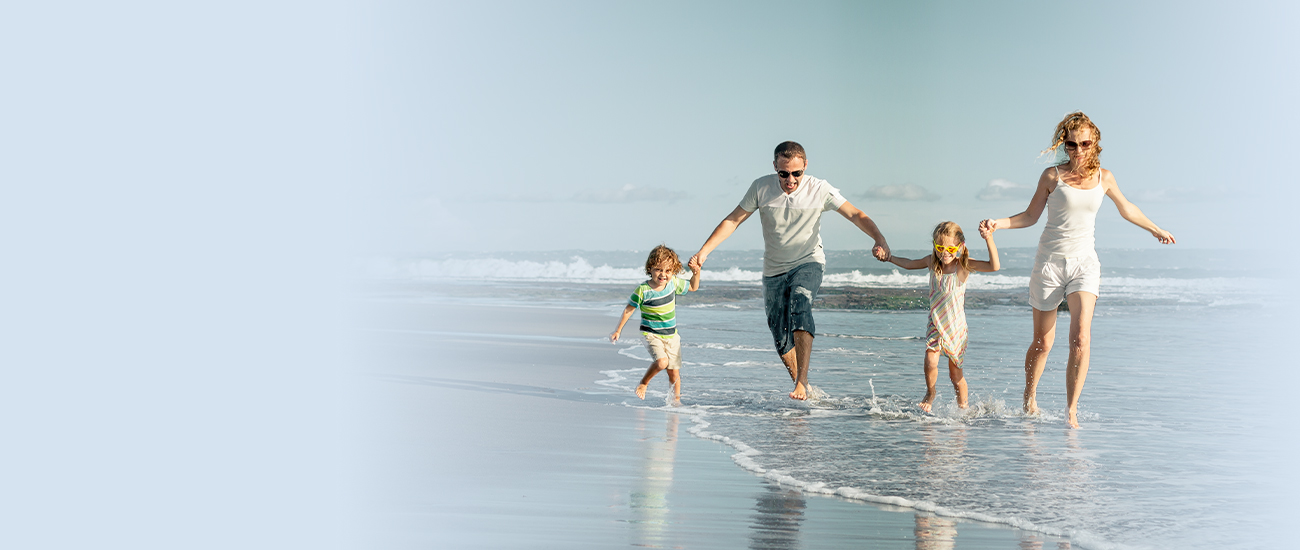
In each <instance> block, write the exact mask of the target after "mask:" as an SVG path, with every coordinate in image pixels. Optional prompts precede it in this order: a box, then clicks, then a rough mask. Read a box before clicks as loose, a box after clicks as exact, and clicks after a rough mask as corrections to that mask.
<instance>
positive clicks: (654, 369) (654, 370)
mask: <svg viewBox="0 0 1300 550" xmlns="http://www.w3.org/2000/svg"><path fill="white" fill-rule="evenodd" d="M667 366H668V358H667V357H665V358H662V359H656V360H655V362H653V363H650V368H648V369H646V371H645V376H642V377H641V385H639V386H637V387H636V396H637V397H640V398H641V399H645V389H646V386H649V385H650V379H651V378H654V377H655V375H656V374H659V371H661V370H664V368H666V367H667Z"/></svg>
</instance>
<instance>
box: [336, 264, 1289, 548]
mask: <svg viewBox="0 0 1300 550" xmlns="http://www.w3.org/2000/svg"><path fill="white" fill-rule="evenodd" d="M1003 252H1004V254H1003V257H1004V260H1003V265H1004V268H1003V270H1002V271H1001V272H999V273H997V274H992V275H985V274H977V275H973V276H972V278H971V280H970V287H969V288H970V291H971V292H979V291H1000V292H1019V291H1027V290H1026V289H1027V284H1028V270H1029V267H1030V264H1031V263H1032V255H1033V250H1032V249H1011V250H1005V251H1003ZM908 253H909V252H908V251H902V252H900V255H908ZM911 254H912V255H913V257H915V256H920V255H923V253H921V252H920V251H911ZM1099 256H1100V257H1101V260H1102V265H1103V279H1102V288H1101V299H1100V300H1099V301H1098V304H1097V309H1096V314H1095V317H1094V319H1093V330H1092V359H1091V368H1090V371H1089V374H1088V378H1087V385H1086V387H1085V390H1084V393H1083V398H1082V399H1081V402H1080V406H1079V411H1080V422H1081V423H1082V425H1083V428H1082V429H1079V430H1071V429H1068V428H1067V427H1066V426H1065V423H1064V408H1065V396H1064V393H1065V388H1064V386H1065V384H1064V374H1063V372H1064V366H1065V358H1066V349H1065V345H1064V342H1065V341H1066V333H1067V331H1068V326H1069V315H1068V313H1064V312H1062V313H1061V314H1060V317H1059V319H1058V324H1057V326H1058V338H1057V346H1056V348H1055V349H1054V350H1053V351H1052V354H1051V356H1050V358H1049V360H1048V364H1047V369H1046V372H1045V373H1044V375H1043V378H1042V381H1041V383H1040V385H1039V390H1038V403H1039V406H1040V407H1041V409H1042V412H1041V414H1039V415H1025V414H1023V413H1022V412H1021V402H1020V400H1021V392H1022V390H1023V385H1024V375H1023V361H1024V354H1025V349H1026V347H1027V345H1028V343H1029V336H1030V313H1029V310H1028V308H1027V307H1024V306H993V307H988V308H982V309H967V321H968V324H969V327H970V347H969V350H968V352H967V358H966V364H965V367H964V373H965V378H966V381H967V384H968V385H969V390H970V407H969V408H968V409H966V410H962V409H958V408H957V407H956V405H955V402H954V396H953V391H952V387H951V384H950V383H949V382H948V379H947V374H946V368H943V367H942V366H941V368H940V374H939V385H938V389H939V398H938V400H937V401H936V406H935V408H934V412H933V413H925V412H923V411H922V410H921V409H919V408H918V407H917V406H916V403H917V402H918V401H919V400H920V399H921V398H922V396H923V395H924V390H925V386H924V382H923V379H922V369H921V360H922V356H923V352H924V347H925V343H924V336H925V330H926V321H927V317H926V315H927V314H926V312H925V311H863V310H817V311H816V312H815V317H816V322H817V338H816V341H815V345H814V352H813V359H812V371H811V374H810V377H809V381H810V383H811V385H812V386H813V388H814V395H815V398H814V399H811V400H809V401H807V402H795V401H792V400H790V399H789V398H788V397H787V396H786V393H787V392H789V391H790V389H791V387H790V386H791V383H790V380H789V377H788V375H786V373H785V369H784V367H782V366H781V363H780V360H779V359H778V358H777V356H776V353H775V352H774V350H773V349H772V342H771V336H770V334H769V333H768V331H767V328H766V321H765V318H764V314H763V309H762V304H761V302H760V301H759V300H758V299H756V298H748V299H738V300H726V301H710V300H708V299H707V298H708V295H709V293H710V291H711V290H712V291H713V292H715V293H719V294H720V293H722V292H721V291H724V290H736V289H746V288H749V289H753V288H757V286H758V285H759V280H760V278H761V275H760V269H761V252H757V251H752V252H743V251H742V252H718V253H715V254H714V255H713V256H711V258H710V261H709V264H708V266H707V267H708V269H706V271H705V274H704V277H703V285H702V288H701V292H700V293H699V294H698V295H696V296H693V297H690V298H698V299H696V300H694V301H690V300H688V299H686V298H683V299H682V301H681V302H680V305H679V308H678V323H679V330H680V333H681V335H682V341H683V359H684V366H683V371H682V377H683V392H682V406H680V407H669V405H668V403H667V394H668V385H667V377H666V376H663V375H661V376H659V377H657V378H656V379H655V380H654V381H653V382H652V384H651V386H650V392H649V395H648V396H647V399H646V401H640V400H637V399H636V398H635V396H632V395H631V390H632V389H633V387H634V386H635V385H636V383H637V381H638V380H639V378H640V376H641V375H642V374H643V373H644V369H645V367H644V365H642V364H638V365H637V366H636V367H631V368H624V367H622V366H625V365H627V362H626V361H616V360H615V359H616V358H617V356H618V355H622V356H625V357H630V358H634V359H638V360H641V361H645V362H648V361H649V356H648V354H647V353H646V351H645V349H644V348H643V346H642V345H641V344H640V343H639V341H638V338H635V337H634V338H630V339H626V338H625V339H624V340H623V341H621V342H619V343H618V344H614V345H611V346H610V354H611V364H616V365H620V366H621V367H620V368H609V369H601V370H598V371H593V373H592V377H593V382H594V383H595V384H596V385H598V386H599V387H602V388H604V389H605V390H606V391H612V392H625V393H627V394H628V396H629V398H628V399H627V400H626V401H624V405H625V406H629V407H654V408H660V407H663V408H671V409H672V410H675V411H677V412H679V413H681V414H682V415H683V416H684V417H687V418H689V419H690V422H691V423H690V428H689V431H690V432H691V433H692V434H694V435H696V436H699V437H703V438H710V439H716V440H719V441H722V442H724V443H726V444H728V445H731V446H732V447H734V448H735V449H736V451H737V452H736V454H735V455H734V456H733V459H734V460H735V462H736V463H737V465H738V466H739V467H742V468H745V469H746V470H749V471H751V472H753V473H755V474H757V475H761V476H764V477H766V478H768V479H771V480H773V481H776V482H778V483H780V484H782V485H784V486H787V487H791V488H796V489H800V490H802V491H805V492H808V493H822V494H833V495H838V496H840V497H845V498H851V499H858V500H862V501H867V502H875V503H884V504H891V505H897V506H905V507H911V508H915V509H918V510H922V511H926V512H933V513H934V514H936V515H939V516H949V517H961V518H970V519H977V520H981V521H989V522H997V523H1003V524H1007V525H1012V526H1016V527H1019V528H1023V529H1029V530H1035V531H1041V532H1043V533H1047V534H1052V535H1063V536H1067V537H1069V538H1070V540H1071V541H1072V543H1073V544H1074V545H1075V546H1076V547H1081V548H1095V549H1109V548H1256V547H1258V548H1265V547H1277V544H1278V543H1279V541H1283V540H1289V542H1291V543H1295V539H1294V538H1293V537H1288V536H1287V535H1286V531H1287V530H1288V529H1289V526H1287V525H1285V523H1284V521H1282V520H1281V519H1280V518H1283V517H1285V516H1286V514H1287V513H1288V512H1287V511H1288V510H1289V508H1287V506H1288V502H1290V499H1291V497H1290V495H1288V494H1286V490H1287V487H1290V485H1289V484H1291V483H1293V482H1294V478H1295V475H1294V474H1291V473H1289V462H1290V460H1288V459H1289V455H1288V453H1287V451H1293V450H1294V445H1293V443H1292V442H1293V441H1294V440H1293V439H1292V436H1293V435H1294V433H1295V431H1294V428H1290V427H1289V424H1290V421H1289V419H1286V418H1284V416H1285V415H1284V414H1283V413H1284V412H1285V408H1286V407H1278V403H1277V398H1278V397H1279V396H1286V395H1289V394H1290V393H1291V392H1290V391H1287V390H1284V389H1280V388H1279V387H1278V386H1279V385H1281V382H1280V381H1281V380H1289V379H1287V378H1276V377H1271V376H1269V375H1268V374H1267V372H1261V370H1263V369H1276V368H1280V367H1279V365H1278V364H1276V363H1277V361H1278V357H1277V356H1276V355H1277V352H1278V351H1279V350H1277V349H1271V348H1270V345H1276V343H1277V335H1276V334H1275V333H1276V332H1277V329H1276V327H1278V326H1282V325H1281V323H1282V320H1283V319H1286V318H1287V317H1289V315H1290V310H1289V309H1288V307H1287V304H1283V303H1280V302H1278V301H1277V300H1275V299H1273V298H1272V297H1271V296H1270V290H1271V289H1274V288H1277V287H1278V286H1279V284H1280V281H1281V279H1279V278H1274V277H1270V276H1268V275H1267V274H1262V273H1261V271H1260V270H1258V269H1256V268H1253V267H1252V268H1247V267H1241V266H1239V265H1238V264H1237V263H1235V262H1234V257H1235V256H1234V255H1233V254H1232V253H1229V252H1214V251H1208V252H1207V251H1183V250H1176V249H1173V250H1171V249H1161V250H1140V251H1138V250H1134V251H1126V250H1102V251H1099ZM644 257H645V251H627V252H572V251H570V252H555V253H523V254H496V255H482V256H474V255H449V256H444V257H439V258H424V259H414V260H392V259H380V260H371V261H368V262H365V263H364V264H362V265H360V266H359V270H360V273H361V275H362V276H364V277H366V278H371V279H381V280H386V281H396V282H399V283H402V282H406V283H412V284H410V285H407V286H396V287H392V288H396V289H398V290H392V291H391V292H390V294H389V295H387V296H385V297H383V298H384V299H403V300H427V301H433V302H437V301H462V302H476V303H496V304H532V305H535V304H537V303H538V301H539V300H540V301H542V302H545V303H547V304H548V305H551V306H560V307H574V308H587V309H598V310H601V311H604V312H606V313H607V314H608V315H609V316H610V329H611V330H612V329H613V328H614V324H615V323H616V322H617V317H618V315H619V314H620V313H621V311H622V307H623V304H624V303H625V299H626V298H625V295H626V294H627V293H630V291H631V289H632V285H635V284H636V283H638V282H640V281H641V280H642V279H643V278H644V275H643V271H642V268H641V267H640V265H641V264H642V262H643V261H644ZM827 263H828V269H827V277H826V281H825V283H824V287H826V288H833V287H837V286H838V287H864V288H873V287H889V288H923V287H924V286H925V284H926V279H925V273H924V272H923V271H914V272H907V271H901V270H898V269H896V268H894V267H893V266H892V265H888V264H880V263H877V262H875V261H874V260H873V259H870V258H869V257H868V256H867V255H866V253H865V252H831V253H829V254H828V262H827ZM416 283H418V284H416ZM636 322H637V321H636V317H635V316H634V317H633V319H632V320H631V321H629V324H631V323H636ZM632 327H635V325H632ZM633 330H634V329H625V334H626V333H629V332H631V333H633V334H634V332H633ZM592 336H593V338H599V337H601V336H603V335H592ZM1270 361H1271V362H1272V363H1273V364H1270ZM1281 368H1287V367H1281ZM1279 410H1281V411H1282V413H1279V412H1278V411H1279Z"/></svg>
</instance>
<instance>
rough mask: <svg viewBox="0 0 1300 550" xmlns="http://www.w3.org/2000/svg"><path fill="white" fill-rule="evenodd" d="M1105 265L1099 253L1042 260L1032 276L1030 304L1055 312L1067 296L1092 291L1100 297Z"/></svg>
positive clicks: (1036, 307) (1030, 279)
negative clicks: (1102, 265)
mask: <svg viewBox="0 0 1300 550" xmlns="http://www.w3.org/2000/svg"><path fill="white" fill-rule="evenodd" d="M1100 290H1101V262H1100V261H1098V260H1097V256H1096V254H1092V255H1089V256H1079V257H1064V256H1050V257H1048V258H1046V259H1043V258H1038V259H1037V261H1035V262H1034V271H1033V272H1032V273H1030V274H1029V305H1031V306H1034V309H1037V310H1039V311H1052V310H1054V309H1056V307H1057V306H1059V305H1061V301H1062V300H1064V299H1065V297H1066V296H1069V295H1071V294H1074V293H1075V292H1088V293H1091V294H1092V295H1093V296H1100V294H1099V292H1100Z"/></svg>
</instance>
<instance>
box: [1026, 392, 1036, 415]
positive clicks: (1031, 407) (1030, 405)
mask: <svg viewBox="0 0 1300 550" xmlns="http://www.w3.org/2000/svg"><path fill="white" fill-rule="evenodd" d="M1024 408H1025V414H1038V400H1037V399H1034V398H1033V397H1032V396H1027V397H1025V407H1024Z"/></svg>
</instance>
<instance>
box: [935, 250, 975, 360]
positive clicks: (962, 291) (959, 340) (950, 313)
mask: <svg viewBox="0 0 1300 550" xmlns="http://www.w3.org/2000/svg"><path fill="white" fill-rule="evenodd" d="M927 271H929V272H930V328H929V330H928V331H927V333H926V336H925V338H926V341H925V349H928V350H938V351H940V352H942V353H943V354H944V355H947V356H948V359H950V360H951V361H952V363H953V364H955V365H957V366H958V367H960V366H961V363H962V360H963V359H965V357H966V284H965V283H963V282H962V281H961V278H959V277H958V274H957V273H944V274H943V275H942V276H939V277H936V276H935V275H934V270H933V269H930V270H927Z"/></svg>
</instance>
